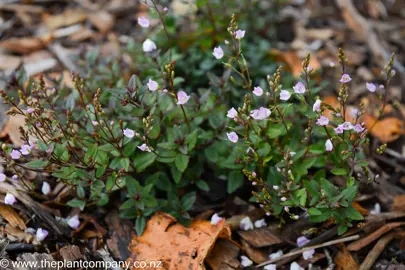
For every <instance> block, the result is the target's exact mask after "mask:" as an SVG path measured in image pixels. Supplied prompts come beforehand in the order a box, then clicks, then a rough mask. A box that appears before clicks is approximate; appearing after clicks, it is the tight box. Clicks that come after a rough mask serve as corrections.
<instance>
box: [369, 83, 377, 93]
mask: <svg viewBox="0 0 405 270" xmlns="http://www.w3.org/2000/svg"><path fill="white" fill-rule="evenodd" d="M366 88H367V90H368V91H370V92H375V90H376V89H377V86H376V85H375V84H374V83H369V82H366Z"/></svg>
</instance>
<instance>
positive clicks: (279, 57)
mask: <svg viewBox="0 0 405 270" xmlns="http://www.w3.org/2000/svg"><path fill="white" fill-rule="evenodd" d="M270 54H271V55H273V56H275V58H276V61H279V62H282V63H285V64H287V69H288V70H290V71H291V73H292V74H293V75H294V77H296V78H298V77H300V75H301V72H302V60H303V59H301V58H300V57H299V56H298V55H297V52H295V51H286V52H283V51H280V50H277V49H272V50H271V51H270ZM309 66H310V67H311V68H312V69H314V70H317V69H319V68H320V67H321V64H320V63H319V61H318V59H317V58H316V57H315V56H314V55H311V60H310V62H309Z"/></svg>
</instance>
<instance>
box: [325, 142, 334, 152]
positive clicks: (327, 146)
mask: <svg viewBox="0 0 405 270" xmlns="http://www.w3.org/2000/svg"><path fill="white" fill-rule="evenodd" d="M325 150H326V151H328V152H330V151H332V150H333V144H332V141H331V140H330V139H328V140H327V141H326V143H325Z"/></svg>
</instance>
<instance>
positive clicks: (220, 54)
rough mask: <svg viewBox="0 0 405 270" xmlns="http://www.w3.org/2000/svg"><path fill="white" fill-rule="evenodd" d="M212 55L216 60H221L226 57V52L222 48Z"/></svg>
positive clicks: (215, 50)
mask: <svg viewBox="0 0 405 270" xmlns="http://www.w3.org/2000/svg"><path fill="white" fill-rule="evenodd" d="M212 54H213V55H214V57H215V58H216V59H221V58H222V57H224V51H223V50H222V48H221V46H218V47H216V48H214V52H213V53H212Z"/></svg>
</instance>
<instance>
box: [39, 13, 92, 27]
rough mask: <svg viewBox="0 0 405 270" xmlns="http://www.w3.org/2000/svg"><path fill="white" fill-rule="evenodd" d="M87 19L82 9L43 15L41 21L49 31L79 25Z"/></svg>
mask: <svg viewBox="0 0 405 270" xmlns="http://www.w3.org/2000/svg"><path fill="white" fill-rule="evenodd" d="M86 19H87V13H86V12H85V11H84V10H83V9H68V10H65V11H64V12H63V13H62V14H58V15H47V14H46V15H44V16H43V20H44V23H45V25H46V27H47V28H48V29H49V30H55V29H57V28H59V27H63V26H69V25H72V24H76V23H81V22H83V21H84V20H86Z"/></svg>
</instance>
